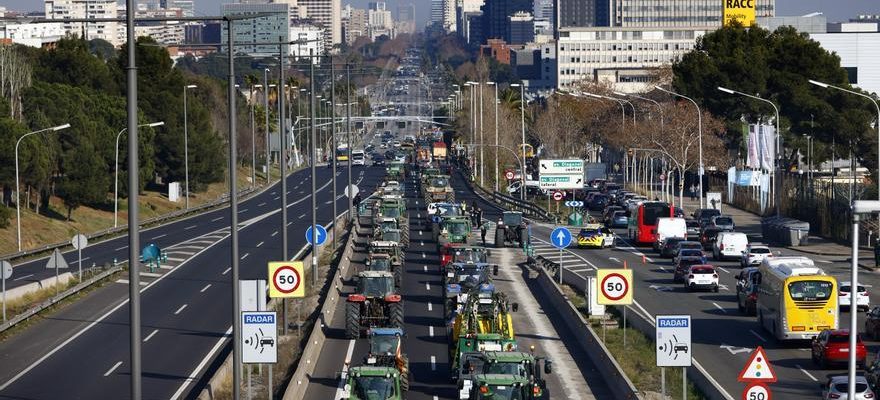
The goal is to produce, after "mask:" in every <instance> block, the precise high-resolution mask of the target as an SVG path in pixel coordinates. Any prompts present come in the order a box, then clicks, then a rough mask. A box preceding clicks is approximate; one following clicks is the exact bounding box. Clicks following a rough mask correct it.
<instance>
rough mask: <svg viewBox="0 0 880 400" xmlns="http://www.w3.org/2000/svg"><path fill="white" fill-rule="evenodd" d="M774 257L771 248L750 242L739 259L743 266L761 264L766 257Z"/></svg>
mask: <svg viewBox="0 0 880 400" xmlns="http://www.w3.org/2000/svg"><path fill="white" fill-rule="evenodd" d="M770 257H773V252H772V251H770V248H769V247H767V246H765V245H763V244H756V243H749V244H748V245H747V246H746V249H745V250H744V251H743V253H742V257H740V259H739V265H740V267H742V268H745V267H749V266H752V265H761V262H762V261H764V259H765V258H770Z"/></svg>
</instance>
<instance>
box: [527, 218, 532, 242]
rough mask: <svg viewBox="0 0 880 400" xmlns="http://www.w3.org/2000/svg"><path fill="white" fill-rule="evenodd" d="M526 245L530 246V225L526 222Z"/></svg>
mask: <svg viewBox="0 0 880 400" xmlns="http://www.w3.org/2000/svg"><path fill="white" fill-rule="evenodd" d="M526 244H528V245H531V244H532V224H530V223H529V221H526Z"/></svg>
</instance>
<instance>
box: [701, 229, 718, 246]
mask: <svg viewBox="0 0 880 400" xmlns="http://www.w3.org/2000/svg"><path fill="white" fill-rule="evenodd" d="M719 233H721V231H720V230H718V229H717V228H705V229H702V230H701V231H700V243H701V244H702V245H703V249H706V250H712V246H714V245H715V238H716V237H717V236H718V234H719Z"/></svg>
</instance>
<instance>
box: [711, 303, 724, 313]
mask: <svg viewBox="0 0 880 400" xmlns="http://www.w3.org/2000/svg"><path fill="white" fill-rule="evenodd" d="M712 305H713V306H715V308H717V309H719V310H721V312H723V313H725V314H727V311H726V310H725V309H723V308H721V306H719V305H718V303H716V302H714V301H713V302H712Z"/></svg>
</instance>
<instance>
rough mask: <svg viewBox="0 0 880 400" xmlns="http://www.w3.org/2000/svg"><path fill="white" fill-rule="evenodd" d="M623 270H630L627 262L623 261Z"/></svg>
mask: <svg viewBox="0 0 880 400" xmlns="http://www.w3.org/2000/svg"><path fill="white" fill-rule="evenodd" d="M623 269H628V268H627V267H626V260H623Z"/></svg>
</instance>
